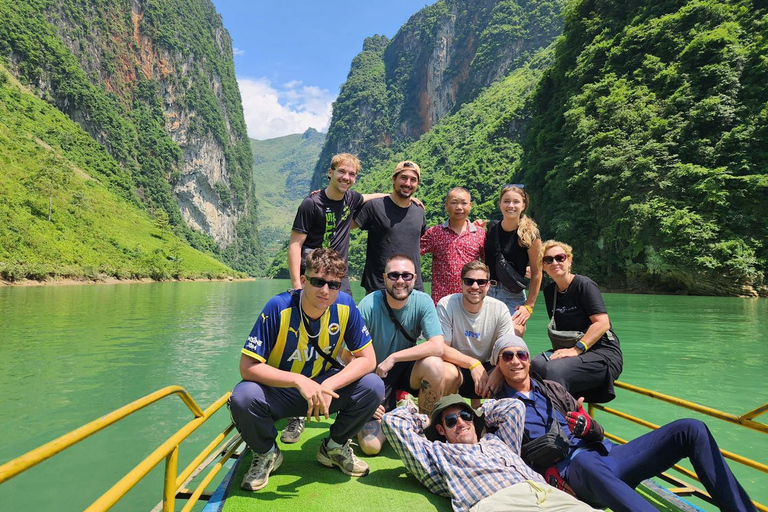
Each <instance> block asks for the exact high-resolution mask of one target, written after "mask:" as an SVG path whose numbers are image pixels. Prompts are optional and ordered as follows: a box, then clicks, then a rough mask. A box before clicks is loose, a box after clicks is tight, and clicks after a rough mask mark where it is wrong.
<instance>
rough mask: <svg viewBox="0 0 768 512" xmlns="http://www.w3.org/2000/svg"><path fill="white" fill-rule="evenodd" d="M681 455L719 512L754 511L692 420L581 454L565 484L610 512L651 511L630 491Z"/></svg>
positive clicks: (714, 447)
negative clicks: (686, 460) (608, 447)
mask: <svg viewBox="0 0 768 512" xmlns="http://www.w3.org/2000/svg"><path fill="white" fill-rule="evenodd" d="M686 457H687V458H689V459H690V460H691V464H692V465H693V468H694V469H695V470H696V474H697V475H698V477H699V479H700V480H701V483H702V484H703V485H704V487H705V488H706V489H707V491H708V492H709V494H710V496H712V498H713V500H714V502H715V505H717V507H719V508H720V510H722V511H724V512H725V511H728V512H736V511H749V512H756V510H757V509H756V508H755V506H754V505H753V504H752V502H751V501H750V500H749V496H747V493H746V492H745V491H744V488H743V487H741V485H740V484H739V482H737V481H736V478H735V477H734V476H733V473H731V470H730V468H729V467H728V465H727V464H726V463H725V459H724V458H723V456H722V454H721V453H720V450H719V449H718V447H717V443H716V442H715V439H714V438H713V437H712V434H711V433H710V432H709V429H708V428H707V426H706V425H705V424H704V423H702V422H700V421H698V420H692V419H683V420H677V421H674V422H672V423H669V424H668V425H664V426H663V427H661V428H659V429H658V430H654V431H653V432H649V433H648V434H645V435H643V436H640V437H638V438H637V439H635V440H633V441H630V442H629V443H627V444H624V445H616V446H613V447H612V448H611V451H610V452H609V453H608V454H607V455H604V454H601V453H599V452H597V451H594V450H587V451H583V452H581V453H579V454H577V455H576V457H575V458H574V459H573V460H572V461H571V463H570V465H569V467H568V470H567V480H568V483H569V484H570V485H571V487H572V488H573V490H574V491H575V492H576V495H577V496H578V497H579V499H581V500H583V501H586V502H587V503H590V504H593V505H601V506H604V507H610V508H611V509H612V510H614V511H616V512H619V511H627V512H642V511H648V512H657V510H656V508H655V507H654V506H653V505H651V504H650V503H648V502H647V501H645V500H644V499H643V497H642V496H640V495H639V494H638V493H636V492H635V490H634V488H635V487H636V486H637V485H638V484H639V483H640V482H642V481H643V480H645V479H646V478H650V477H652V476H655V475H658V474H659V473H661V472H663V471H666V470H667V469H669V468H671V467H672V466H673V465H674V464H676V463H677V462H678V461H679V460H681V459H683V458H686Z"/></svg>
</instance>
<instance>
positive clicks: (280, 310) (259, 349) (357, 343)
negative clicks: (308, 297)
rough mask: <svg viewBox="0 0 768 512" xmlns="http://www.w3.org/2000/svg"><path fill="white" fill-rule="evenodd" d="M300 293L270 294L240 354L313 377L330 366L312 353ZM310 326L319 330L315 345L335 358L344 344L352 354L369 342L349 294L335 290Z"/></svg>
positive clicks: (365, 329)
mask: <svg viewBox="0 0 768 512" xmlns="http://www.w3.org/2000/svg"><path fill="white" fill-rule="evenodd" d="M300 296H301V294H300V293H298V292H295V293H290V292H284V293H280V294H278V295H275V296H274V297H272V298H271V299H270V300H269V302H267V305H266V306H264V310H263V311H262V312H261V315H260V316H259V318H258V320H256V323H255V324H254V326H253V329H252V330H251V334H250V336H248V339H247V340H246V341H245V346H244V347H243V350H242V353H243V354H245V355H247V356H250V357H252V358H254V359H256V360H257V361H261V362H262V363H267V364H268V365H270V366H272V367H274V368H278V369H280V370H284V371H287V372H293V373H300V374H302V375H304V376H306V377H309V378H314V377H317V376H318V375H321V374H323V373H325V372H327V371H328V370H330V369H331V365H330V363H328V362H327V361H326V360H325V359H323V358H322V357H321V356H319V355H317V354H316V353H315V349H314V348H313V347H312V345H310V343H309V338H308V337H307V332H306V330H305V329H304V325H303V324H302V321H301V311H300V310H299V308H300V307H301V306H300V305H299V297H300ZM310 329H312V331H313V332H315V333H317V332H319V333H320V336H319V337H318V338H317V344H318V346H319V347H320V349H321V350H323V351H324V352H326V353H327V354H330V355H331V357H333V358H336V357H337V356H339V355H340V354H341V349H342V348H343V346H344V345H346V346H347V349H348V350H349V351H350V352H352V353H353V354H354V353H356V352H359V351H360V350H362V349H364V348H365V347H366V346H368V344H370V343H371V336H370V334H368V329H367V328H366V327H365V323H364V322H363V318H362V317H361V316H360V312H359V311H358V310H357V306H355V302H354V301H353V300H352V297H350V296H349V295H347V294H346V293H344V292H339V297H338V298H337V299H336V302H334V303H333V304H331V306H330V307H329V308H328V309H327V310H326V311H325V313H323V316H321V317H320V318H319V319H317V320H314V321H312V320H310Z"/></svg>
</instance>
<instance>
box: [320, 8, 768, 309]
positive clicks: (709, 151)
mask: <svg viewBox="0 0 768 512" xmlns="http://www.w3.org/2000/svg"><path fill="white" fill-rule="evenodd" d="M513 3H514V2H511V3H510V2H496V3H495V6H494V12H497V13H499V17H498V18H494V19H497V21H498V22H499V23H501V25H499V27H501V26H502V25H503V26H505V27H506V28H505V29H503V30H502V29H500V28H499V29H498V30H496V29H494V30H491V29H490V28H486V29H483V30H486V31H488V30H491V32H494V33H496V34H497V35H498V36H497V38H495V39H493V41H494V42H493V43H491V42H488V41H490V40H488V41H487V42H486V43H483V44H481V45H480V46H479V49H478V52H477V54H476V56H475V58H474V61H473V62H472V65H473V66H476V67H475V68H474V72H473V76H481V75H482V74H483V73H485V72H487V71H488V68H487V67H486V66H484V65H483V64H482V62H486V63H489V64H490V63H491V62H493V61H494V60H498V59H497V58H496V57H494V58H488V57H487V55H492V54H493V51H499V50H500V49H501V48H503V47H504V46H505V45H509V44H513V43H512V39H509V38H505V37H506V36H503V34H504V33H508V32H506V31H507V30H511V29H512V27H513V26H514V23H513V24H511V25H510V24H504V23H502V21H503V20H510V19H511V18H510V17H509V16H507V14H505V13H510V12H514V11H515V10H516V9H517V8H518V7H521V6H522V5H523V4H532V3H525V2H519V4H520V5H519V6H518V7H515V6H514V5H512V4H513ZM441 4H442V2H438V3H437V4H435V5H433V6H432V7H430V8H427V9H425V10H424V11H422V12H421V13H419V14H417V15H415V16H414V17H412V18H411V20H410V21H409V23H408V25H406V27H407V26H411V29H412V32H413V29H414V28H418V27H417V26H416V25H414V24H416V23H417V22H418V20H431V19H434V18H435V17H436V18H439V17H440V11H439V9H440V8H441ZM446 5H447V4H446ZM444 7H445V6H443V7H442V8H444ZM529 7H530V5H529ZM433 15H434V16H433ZM767 23H768V5H766V3H765V2H763V1H757V0H754V1H752V0H733V1H728V2H719V1H711V0H675V1H673V0H667V1H662V2H651V1H647V0H633V1H630V2H613V1H607V0H574V1H572V2H570V3H569V4H568V9H567V15H566V18H565V24H564V32H563V35H562V36H561V37H560V38H559V39H558V40H557V41H556V43H555V44H553V45H552V47H551V49H550V50H547V51H542V52H539V54H538V55H536V56H534V57H533V58H532V59H530V60H527V61H525V62H523V61H522V60H521V61H518V62H517V63H516V64H515V66H516V67H515V69H513V70H512V71H511V72H509V73H507V74H506V75H505V76H504V77H503V78H501V79H499V80H497V81H496V82H494V83H493V85H491V86H490V87H488V88H487V89H484V90H482V91H481V92H479V93H478V94H477V96H476V97H470V98H467V97H464V98H463V99H462V101H463V103H462V104H461V105H457V107H456V108H455V111H454V113H452V114H450V115H447V116H445V117H443V118H442V119H441V120H440V121H439V122H438V123H437V124H436V125H435V126H434V127H433V128H432V129H431V130H430V131H428V132H427V133H425V134H424V135H422V136H421V137H420V138H419V139H418V140H417V141H414V142H412V143H407V142H406V143H405V144H403V145H400V146H398V145H397V144H393V145H391V146H390V151H391V153H392V154H391V155H389V156H387V155H386V153H385V152H380V155H381V156H380V157H369V158H368V159H367V160H365V161H364V171H363V173H362V174H361V180H360V182H359V184H358V189H359V190H361V191H365V192H372V191H381V190H390V188H391V181H390V176H391V170H392V168H393V167H394V164H395V162H396V161H397V160H399V159H402V158H410V159H413V160H415V161H416V162H418V163H419V164H420V165H421V166H422V169H423V174H422V177H423V183H422V186H421V188H420V190H419V192H418V195H419V197H421V198H423V199H424V200H425V202H426V204H427V217H428V224H429V225H433V224H435V223H437V222H439V221H440V220H441V219H443V218H444V215H445V214H444V210H443V205H442V203H443V198H444V195H445V193H446V192H447V190H448V189H449V188H450V187H452V186H457V185H463V186H466V187H467V188H469V189H470V191H471V192H472V194H473V200H474V203H475V211H474V213H475V214H476V215H477V216H479V217H485V218H494V217H497V216H498V211H497V208H496V200H497V193H498V187H499V185H501V184H504V183H510V182H512V183H517V182H522V183H525V184H526V189H527V190H528V191H529V193H530V194H531V197H532V208H531V211H530V213H531V214H532V216H533V218H534V219H536V220H537V222H538V223H539V225H540V228H541V231H542V234H543V236H544V237H545V238H558V239H561V240H563V241H564V242H568V243H570V244H572V245H573V246H574V249H575V251H576V258H575V260H576V267H575V270H576V271H577V272H580V273H584V274H587V275H590V276H591V277H593V278H594V279H596V280H597V281H598V282H600V283H601V284H604V285H607V286H609V287H611V288H614V289H625V290H654V291H665V292H681V293H695V294H714V295H737V294H746V295H754V294H755V293H758V294H760V295H768V288H767V287H766V267H767V265H768V247H767V246H766V243H765V240H766V239H768V221H766V220H765V215H764V212H765V211H766V209H768V172H766V168H768V149H767V148H768V89H766V88H765V83H768V65H766V55H768V38H767V37H766V34H768V25H766V24H767ZM424 27H425V28H428V27H433V25H430V24H429V23H427V24H426V25H424ZM475 29H476V31H475V32H468V33H466V34H461V35H460V34H458V33H454V34H453V36H454V41H453V44H455V45H460V44H468V43H467V41H469V40H470V39H473V38H475V39H477V38H480V37H481V34H480V33H479V32H477V27H475ZM519 31H520V32H519V33H520V34H529V35H528V36H527V37H531V36H530V27H528V26H526V25H522V26H520V27H519ZM527 31H528V32H527ZM427 33H428V34H431V33H432V32H429V30H427ZM408 37H416V36H414V35H413V34H410V36H409V34H408V33H407V32H406V31H405V27H404V29H403V30H401V32H400V33H399V34H398V36H396V37H395V38H394V39H393V41H392V42H390V43H389V45H388V46H387V48H386V49H385V51H384V56H383V57H382V58H383V59H384V62H385V63H387V62H388V61H387V56H388V55H390V54H393V53H397V52H398V51H400V55H405V53H407V52H405V53H403V50H402V49H400V50H396V49H395V48H394V47H393V45H395V44H396V42H398V41H399V42H400V43H401V44H406V43H407V39H408ZM406 47H407V44H406ZM494 48H495V50H493V49H494ZM457 51H458V50H457V49H452V48H447V49H446V51H445V52H446V53H447V54H450V53H451V52H457ZM488 52H491V53H488ZM415 55H417V53H412V57H413V56H415ZM418 55H421V54H418ZM484 55H486V56H485V57H484ZM524 55H525V56H529V55H531V53H526V54H524ZM413 58H415V57H413ZM399 65H400V69H402V70H406V69H411V68H413V69H416V68H418V67H419V66H421V67H422V68H423V67H429V66H430V65H433V63H432V62H431V61H429V60H428V59H427V60H418V59H417V60H416V61H414V60H413V59H411V60H408V59H405V60H403V61H402V62H400V64H399ZM387 69H389V68H387ZM357 72H359V70H358V69H355V67H354V66H353V69H352V71H351V72H350V76H352V75H353V74H355V73H357ZM388 76H389V75H388ZM387 79H388V78H387ZM467 80H470V78H467ZM404 82H405V81H404ZM409 87H410V89H409V92H408V94H410V95H411V96H414V95H418V94H423V93H424V90H425V89H424V87H423V84H420V83H416V82H414V83H411V84H410V86H409ZM467 87H469V86H467ZM470 90H471V87H470ZM392 94H394V93H393V92H392V90H390V98H392V97H393V96H392ZM402 98H405V96H403V97H402ZM349 101H350V102H352V103H353V104H354V102H355V101H356V97H355V96H353V97H352V98H351V99H350V100H349ZM403 101H404V104H405V105H408V104H409V103H408V102H407V101H405V100H404V99H403ZM345 102H346V100H345V101H342V98H341V97H340V99H339V101H337V104H335V105H334V121H333V122H332V124H331V127H330V131H329V133H338V132H334V130H340V128H339V127H336V126H334V123H335V122H336V119H337V113H339V115H341V114H344V115H351V114H350V113H352V112H354V111H353V110H349V108H348V107H349V105H347V104H345ZM403 108H404V109H405V108H406V107H403ZM402 112H405V110H403V111H402ZM402 112H401V114H402ZM384 114H385V115H389V116H392V115H393V114H392V113H391V111H388V112H385V113H384ZM340 119H341V117H340ZM395 119H397V122H396V123H395V124H397V123H402V122H404V120H405V121H407V119H406V118H404V117H402V115H400V117H399V118H398V117H397V116H396V117H395ZM393 122H394V121H393ZM398 126H399V125H398ZM389 133H391V134H392V136H393V137H394V136H395V134H396V133H397V131H396V130H390V132H389ZM346 136H347V137H349V134H347V135H346ZM335 140H336V142H337V145H336V146H335V147H334V148H335V150H338V151H341V150H345V149H347V148H348V147H351V146H345V145H343V144H338V141H343V140H344V136H343V135H342V134H337V136H336V138H335ZM330 142H331V141H330V138H329V143H330ZM320 164H322V162H320V163H319V164H318V167H320V166H321V165H320ZM316 177H317V176H316ZM363 239H364V236H359V235H358V236H356V237H355V238H353V242H352V243H353V249H352V250H351V251H350V263H351V266H352V272H353V274H355V273H358V272H359V271H360V269H361V268H362V261H360V260H361V258H362V256H361V254H362V251H360V250H359V249H360V248H359V244H361V243H362V240H363ZM355 248H357V250H356V249H355ZM426 268H428V267H426Z"/></svg>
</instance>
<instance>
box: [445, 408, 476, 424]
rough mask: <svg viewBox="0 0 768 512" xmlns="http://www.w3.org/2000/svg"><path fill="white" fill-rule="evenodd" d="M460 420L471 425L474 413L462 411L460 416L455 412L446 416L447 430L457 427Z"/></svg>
mask: <svg viewBox="0 0 768 512" xmlns="http://www.w3.org/2000/svg"><path fill="white" fill-rule="evenodd" d="M459 418H461V419H462V420H464V421H465V422H467V423H469V422H470V421H472V413H470V412H469V411H464V410H461V411H459V413H458V414H456V413H455V412H452V413H451V414H446V415H445V416H444V417H443V425H445V428H453V427H455V426H456V423H458V422H459Z"/></svg>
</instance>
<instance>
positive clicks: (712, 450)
mask: <svg viewBox="0 0 768 512" xmlns="http://www.w3.org/2000/svg"><path fill="white" fill-rule="evenodd" d="M492 358H493V361H495V362H496V363H497V366H496V370H495V371H500V372H501V374H502V375H503V377H504V385H503V387H502V389H501V390H500V391H499V392H497V393H496V397H497V398H501V397H507V398H514V399H516V400H519V401H520V403H521V404H524V406H525V434H524V439H525V441H524V442H523V449H522V450H523V451H522V453H523V458H524V459H525V461H526V462H527V463H528V464H529V465H530V466H531V467H533V468H535V469H536V470H537V471H539V472H542V473H544V474H545V476H546V477H547V479H548V481H550V482H551V481H552V479H554V481H556V482H559V484H560V485H565V486H568V485H570V488H571V489H572V490H573V491H574V492H575V493H576V496H577V497H578V498H579V499H581V500H584V501H586V502H587V503H590V504H592V505H594V506H601V507H609V508H610V509H611V510H613V511H614V512H622V511H626V512H656V508H655V507H654V506H653V505H651V504H650V503H649V502H647V501H646V500H645V499H643V497H642V496H640V495H639V494H638V493H637V492H635V490H634V488H635V487H636V486H637V485H638V484H639V483H640V482H642V481H643V480H645V479H647V478H651V477H652V476H656V475H658V474H660V473H662V472H663V471H666V470H667V469H669V468H671V467H672V466H673V465H674V464H676V463H677V462H678V461H679V460H681V459H683V458H686V457H688V458H689V459H690V460H691V464H692V465H693V467H694V469H695V470H696V474H697V475H698V477H699V479H700V480H701V483H702V484H704V487H705V488H706V489H707V492H709V494H710V496H712V499H713V501H714V502H715V505H716V506H717V507H719V508H720V510H723V511H729V512H736V511H748V512H756V510H757V509H756V508H755V506H754V505H753V504H752V502H751V501H750V499H749V496H747V493H746V492H745V491H744V488H743V487H741V485H740V484H739V482H737V481H736V478H735V477H734V476H733V473H731V470H730V468H728V465H727V464H726V463H725V459H723V456H722V455H721V453H720V450H719V448H718V446H717V443H716V442H715V439H714V438H713V437H712V434H710V432H709V429H707V426H706V425H705V424H704V423H702V422H701V421H698V420H693V419H682V420H677V421H673V422H672V423H669V424H667V425H664V426H663V427H661V428H659V429H657V430H654V431H652V432H649V433H647V434H645V435H642V436H640V437H638V438H637V439H634V440H632V441H630V442H628V443H627V444H624V445H616V444H613V443H611V442H610V441H608V440H606V439H604V438H603V427H601V426H600V425H599V424H598V423H597V422H596V421H595V420H594V419H592V418H590V416H589V415H588V414H587V413H586V412H585V411H584V408H583V407H582V402H583V401H584V399H583V398H580V399H579V400H578V401H577V400H576V399H574V398H573V397H572V396H571V395H570V394H568V392H567V391H566V390H565V388H564V387H563V386H561V385H560V384H558V383H557V382H554V381H550V380H540V379H539V378H538V376H537V375H536V374H531V373H530V368H531V361H530V354H529V352H528V346H527V345H526V344H525V341H523V340H522V338H519V337H517V336H515V335H514V334H507V335H505V336H502V337H501V338H499V339H498V340H497V341H496V344H495V345H494V348H493V354H492Z"/></svg>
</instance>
